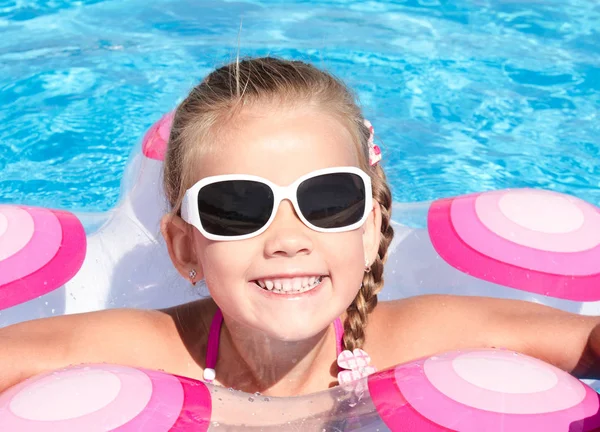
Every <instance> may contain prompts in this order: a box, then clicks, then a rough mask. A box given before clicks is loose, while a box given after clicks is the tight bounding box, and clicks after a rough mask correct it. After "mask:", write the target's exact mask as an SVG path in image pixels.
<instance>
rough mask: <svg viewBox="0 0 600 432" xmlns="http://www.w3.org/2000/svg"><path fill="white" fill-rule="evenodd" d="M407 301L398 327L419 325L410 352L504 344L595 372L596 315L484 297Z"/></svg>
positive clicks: (598, 349) (598, 357)
mask: <svg viewBox="0 0 600 432" xmlns="http://www.w3.org/2000/svg"><path fill="white" fill-rule="evenodd" d="M406 302H407V304H406V305H405V306H404V307H403V308H402V309H403V312H402V314H403V315H404V319H403V320H402V322H403V323H404V324H403V327H404V328H405V326H406V325H415V326H418V327H419V331H418V332H416V334H419V335H420V336H419V338H418V340H417V342H418V347H419V349H418V352H415V353H414V354H417V355H415V357H420V356H422V355H432V354H434V353H439V352H443V351H450V350H454V349H476V348H490V347H495V348H506V349H510V350H514V351H518V352H521V353H523V354H527V355H530V356H532V357H536V358H539V359H541V360H543V361H545V362H547V363H550V364H553V365H555V366H557V367H559V368H561V369H563V370H565V371H567V372H570V373H572V374H573V375H575V376H576V377H578V378H600V317H591V316H583V315H577V314H573V313H569V312H565V311H562V310H559V309H554V308H551V307H549V306H545V305H540V304H536V303H532V302H526V301H520V300H505V299H494V298H487V297H467V296H446V295H428V296H419V297H414V298H410V299H407V300H406ZM398 332H399V333H398V334H399V335H400V334H402V332H403V329H402V328H399V329H398ZM409 347H410V345H409ZM406 348H407V346H404V347H403V349H406Z"/></svg>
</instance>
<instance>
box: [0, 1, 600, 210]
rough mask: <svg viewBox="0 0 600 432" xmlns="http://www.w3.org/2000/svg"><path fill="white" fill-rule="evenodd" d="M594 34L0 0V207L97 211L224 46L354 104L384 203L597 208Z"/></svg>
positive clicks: (591, 18)
mask: <svg viewBox="0 0 600 432" xmlns="http://www.w3.org/2000/svg"><path fill="white" fill-rule="evenodd" d="M598 23H600V6H599V5H598V3H597V2H595V1H592V0H567V1H563V0H539V1H529V2H516V1H511V0H470V1H464V2H453V1H438V0H420V1H416V0H407V1H388V2H381V1H368V2H364V1H347V0H337V1H334V0H319V1H296V2H288V1H266V0H262V1H202V2H195V1H187V0H170V1H166V0H162V1H151V2H149V1H147V0H146V1H141V0H110V1H103V0H84V1H76V2H75V1H66V0H36V1H33V0H11V1H2V0H0V65H1V67H2V74H0V105H1V106H2V109H1V110H0V202H3V203H7V202H16V203H26V204H31V205H39V206H48V207H59V208H70V209H85V210H90V211H101V210H106V209H109V208H111V207H112V206H114V205H115V203H116V201H117V199H118V195H119V184H120V178H121V175H122V173H123V170H124V167H125V164H126V162H127V158H128V156H129V154H130V152H131V149H132V148H133V146H134V145H135V144H136V143H139V141H140V138H141V136H142V134H143V133H144V131H145V130H146V129H147V128H148V127H149V126H150V125H151V124H152V123H153V122H154V121H155V120H156V119H158V118H159V116H160V115H161V114H162V113H164V112H166V111H168V110H171V109H172V108H173V107H174V106H175V105H176V103H177V102H178V101H180V100H181V98H182V97H183V96H184V95H185V94H186V92H187V91H188V90H189V89H190V88H191V87H192V86H193V85H194V84H195V83H197V82H198V80H199V79H201V78H202V77H203V76H204V75H205V74H206V73H207V72H209V71H210V70H211V69H212V68H213V67H215V66H218V65H221V64H223V63H224V62H227V61H229V60H231V59H233V58H235V55H236V53H237V44H238V41H237V40H238V33H239V34H240V38H239V39H240V41H239V44H240V53H241V54H242V55H264V54H271V55H277V56H285V57H291V58H296V59H302V60H307V61H311V62H314V63H316V64H317V65H319V66H321V67H324V68H326V69H328V70H330V71H332V72H334V73H335V74H337V75H338V76H340V77H341V78H343V79H344V80H345V81H346V82H348V83H349V84H350V85H351V86H352V87H353V88H354V89H355V90H356V92H357V94H358V95H359V97H360V100H361V102H362V104H363V106H364V110H365V112H366V115H367V117H368V118H369V119H370V120H371V121H372V123H373V124H374V126H375V130H376V134H377V135H378V137H379V138H380V139H381V140H382V141H383V144H382V147H383V152H384V157H385V165H386V167H387V172H388V175H389V177H390V179H391V182H392V186H393V193H394V199H395V200H398V201H418V200H426V199H433V198H436V197H441V196H450V195H457V194H462V193H468V192H474V191H480V190H490V189H499V188H507V187H541V188H547V189H551V190H556V191H561V192H567V193H571V194H574V195H576V196H579V197H581V198H583V199H585V200H588V201H590V202H592V203H595V204H600V164H599V163H598V157H599V156H600V138H599V137H600V116H599V109H600V48H599V44H598V41H600V31H599V30H598V29H599V26H598ZM240 24H242V29H241V32H239V29H240Z"/></svg>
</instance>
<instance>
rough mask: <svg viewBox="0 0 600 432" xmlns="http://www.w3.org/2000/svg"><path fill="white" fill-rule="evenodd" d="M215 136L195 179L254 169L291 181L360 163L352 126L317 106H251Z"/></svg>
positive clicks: (256, 172)
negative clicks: (320, 170)
mask: <svg viewBox="0 0 600 432" xmlns="http://www.w3.org/2000/svg"><path fill="white" fill-rule="evenodd" d="M213 141H214V142H213V143H212V145H210V146H209V148H210V149H209V151H207V152H205V153H204V154H202V156H200V157H199V158H198V160H196V161H195V162H196V163H195V166H194V167H192V169H194V170H195V171H196V173H195V175H194V177H195V179H196V180H199V179H201V178H204V177H208V176H213V175H220V174H252V175H258V176H261V177H264V178H267V179H269V180H271V181H273V182H274V183H276V184H281V185H286V184H289V183H292V182H293V181H294V180H296V179H297V178H298V177H300V176H301V175H304V174H306V173H308V172H311V171H314V170H317V169H321V168H329V167H335V166H359V160H358V149H357V147H356V144H355V143H354V140H353V136H352V134H351V133H350V131H349V130H348V128H347V127H346V126H345V125H343V124H342V122H341V121H339V120H338V119H336V118H335V117H334V116H332V115H329V114H326V113H323V112H322V111H319V110H318V109H316V108H302V109H300V108H288V107H276V106H263V107H256V106H255V107H248V108H245V109H244V111H242V112H240V113H239V114H238V115H236V117H235V118H234V119H232V120H231V121H229V122H228V123H227V124H225V125H223V127H221V128H217V133H216V134H215V137H214V139H213Z"/></svg>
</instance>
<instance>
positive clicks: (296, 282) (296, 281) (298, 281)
mask: <svg viewBox="0 0 600 432" xmlns="http://www.w3.org/2000/svg"><path fill="white" fill-rule="evenodd" d="M292 281H293V282H292V289H293V290H294V291H300V289H301V288H302V287H303V286H304V285H303V283H302V278H294V279H292Z"/></svg>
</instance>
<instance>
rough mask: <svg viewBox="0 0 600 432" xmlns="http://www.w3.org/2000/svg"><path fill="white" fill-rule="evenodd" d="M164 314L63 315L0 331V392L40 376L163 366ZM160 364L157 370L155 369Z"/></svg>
mask: <svg viewBox="0 0 600 432" xmlns="http://www.w3.org/2000/svg"><path fill="white" fill-rule="evenodd" d="M163 317H167V316H166V315H165V314H163V313H162V312H157V311H142V310H131V309H129V310H128V309H113V310H105V311H100V312H93V313H84V314H77V315H64V316H57V317H52V318H45V319H39V320H33V321H27V322H24V323H19V324H15V325H12V326H9V327H5V328H2V329H0V371H2V373H0V392H2V391H4V390H6V389H7V388H8V387H10V386H12V385H14V384H17V383H18V382H20V381H23V380H24V379H26V378H29V377H31V376H33V375H36V374H38V373H42V372H45V371H49V370H54V369H59V368H62V367H66V366H68V365H71V364H81V363H93V362H107V363H118V364H124V365H135V366H139V367H147V368H154V369H156V368H158V367H164V364H165V363H167V364H168V361H167V360H166V358H165V357H166V355H167V354H166V350H165V349H161V347H163V348H164V346H165V344H164V343H161V341H162V342H164V341H165V338H166V333H165V326H164V325H163V322H166V321H165V319H164V318H163ZM157 365H160V366H157Z"/></svg>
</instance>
